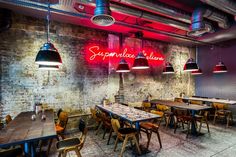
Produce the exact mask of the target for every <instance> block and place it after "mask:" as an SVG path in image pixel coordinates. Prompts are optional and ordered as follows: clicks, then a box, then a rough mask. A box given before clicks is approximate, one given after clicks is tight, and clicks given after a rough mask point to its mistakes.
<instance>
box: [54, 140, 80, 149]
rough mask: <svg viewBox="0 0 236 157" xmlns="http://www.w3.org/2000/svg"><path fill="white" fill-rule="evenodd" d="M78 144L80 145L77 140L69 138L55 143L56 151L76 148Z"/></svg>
mask: <svg viewBox="0 0 236 157" xmlns="http://www.w3.org/2000/svg"><path fill="white" fill-rule="evenodd" d="M78 144H80V140H79V139H78V138H70V139H66V140H63V141H59V142H58V143H57V149H62V148H66V147H72V146H76V145H78Z"/></svg>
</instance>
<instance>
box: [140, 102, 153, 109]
mask: <svg viewBox="0 0 236 157" xmlns="http://www.w3.org/2000/svg"><path fill="white" fill-rule="evenodd" d="M142 106H143V107H144V108H150V107H151V103H150V102H143V104H142Z"/></svg>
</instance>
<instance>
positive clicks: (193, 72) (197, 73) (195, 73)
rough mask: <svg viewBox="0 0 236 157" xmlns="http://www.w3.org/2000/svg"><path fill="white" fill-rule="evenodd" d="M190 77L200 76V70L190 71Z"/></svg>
mask: <svg viewBox="0 0 236 157" xmlns="http://www.w3.org/2000/svg"><path fill="white" fill-rule="evenodd" d="M191 74H192V75H201V74H202V70H201V69H198V70H196V71H192V72H191Z"/></svg>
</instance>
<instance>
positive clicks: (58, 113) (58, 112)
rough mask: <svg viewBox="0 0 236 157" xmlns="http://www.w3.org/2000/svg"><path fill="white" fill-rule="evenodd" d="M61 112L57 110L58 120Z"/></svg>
mask: <svg viewBox="0 0 236 157" xmlns="http://www.w3.org/2000/svg"><path fill="white" fill-rule="evenodd" d="M62 111H63V110H62V109H61V108H59V110H58V111H57V117H58V118H59V116H60V113H61V112H62Z"/></svg>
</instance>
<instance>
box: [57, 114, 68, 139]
mask: <svg viewBox="0 0 236 157" xmlns="http://www.w3.org/2000/svg"><path fill="white" fill-rule="evenodd" d="M67 122H68V113H67V112H65V111H61V112H60V115H59V118H58V122H57V124H56V132H57V136H58V138H57V140H59V136H60V137H61V138H62V139H64V138H65V137H64V131H65V129H66V125H67Z"/></svg>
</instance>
